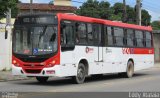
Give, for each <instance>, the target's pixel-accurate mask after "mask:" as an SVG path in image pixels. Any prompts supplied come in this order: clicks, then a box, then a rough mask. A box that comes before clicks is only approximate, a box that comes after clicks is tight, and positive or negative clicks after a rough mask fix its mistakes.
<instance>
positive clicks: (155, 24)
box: [151, 21, 160, 30]
mask: <svg viewBox="0 0 160 98" xmlns="http://www.w3.org/2000/svg"><path fill="white" fill-rule="evenodd" d="M151 25H152V27H153V29H154V30H160V21H153V22H152V24H151Z"/></svg>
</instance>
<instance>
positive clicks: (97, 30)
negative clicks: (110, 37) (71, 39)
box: [93, 24, 102, 46]
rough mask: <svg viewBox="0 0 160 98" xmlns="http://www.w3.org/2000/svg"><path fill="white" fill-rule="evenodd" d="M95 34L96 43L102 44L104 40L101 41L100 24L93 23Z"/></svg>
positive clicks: (97, 44) (96, 44)
mask: <svg viewBox="0 0 160 98" xmlns="http://www.w3.org/2000/svg"><path fill="white" fill-rule="evenodd" d="M93 35H94V45H95V46H100V45H101V44H102V42H101V25H100V24H94V25H93Z"/></svg>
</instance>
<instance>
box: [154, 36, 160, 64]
mask: <svg viewBox="0 0 160 98" xmlns="http://www.w3.org/2000/svg"><path fill="white" fill-rule="evenodd" d="M153 37H154V49H155V61H156V62H160V33H153Z"/></svg>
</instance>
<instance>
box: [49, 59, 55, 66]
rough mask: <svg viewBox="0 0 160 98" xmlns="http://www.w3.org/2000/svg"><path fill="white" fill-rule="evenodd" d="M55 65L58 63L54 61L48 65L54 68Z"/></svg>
mask: <svg viewBox="0 0 160 98" xmlns="http://www.w3.org/2000/svg"><path fill="white" fill-rule="evenodd" d="M55 64H56V61H55V60H53V61H52V62H50V63H49V64H48V65H47V67H53V66H54V65H55Z"/></svg>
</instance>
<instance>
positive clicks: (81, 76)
mask: <svg viewBox="0 0 160 98" xmlns="http://www.w3.org/2000/svg"><path fill="white" fill-rule="evenodd" d="M85 77H86V68H85V65H84V64H83V63H79V65H78V69H77V76H74V77H72V79H73V81H74V83H76V84H82V83H83V82H84V80H85Z"/></svg>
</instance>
